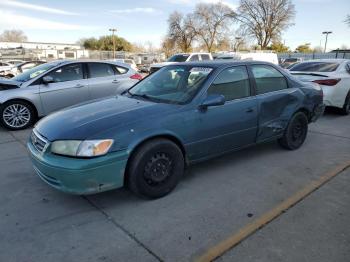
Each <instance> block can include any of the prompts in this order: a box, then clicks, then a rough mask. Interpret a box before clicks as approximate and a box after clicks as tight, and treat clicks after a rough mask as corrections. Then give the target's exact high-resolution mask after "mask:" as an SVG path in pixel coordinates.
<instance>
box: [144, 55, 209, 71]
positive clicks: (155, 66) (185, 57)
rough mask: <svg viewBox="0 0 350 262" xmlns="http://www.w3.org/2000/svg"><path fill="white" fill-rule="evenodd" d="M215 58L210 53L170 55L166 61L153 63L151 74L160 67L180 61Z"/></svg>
mask: <svg viewBox="0 0 350 262" xmlns="http://www.w3.org/2000/svg"><path fill="white" fill-rule="evenodd" d="M208 60H213V57H212V56H211V54H210V53H189V54H188V53H181V54H175V55H173V56H172V57H170V58H169V59H168V60H167V61H166V62H163V63H157V64H152V65H151V67H150V74H152V73H154V72H156V71H158V70H159V69H160V68H162V67H163V66H166V65H171V64H174V63H178V62H193V61H208Z"/></svg>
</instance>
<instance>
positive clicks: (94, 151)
mask: <svg viewBox="0 0 350 262" xmlns="http://www.w3.org/2000/svg"><path fill="white" fill-rule="evenodd" d="M113 142H114V141H113V139H104V140H84V141H80V140H61V141H55V142H53V143H52V145H51V152H52V153H54V154H58V155H65V156H77V157H94V156H102V155H105V154H107V152H108V150H109V149H110V148H111V146H112V145H113Z"/></svg>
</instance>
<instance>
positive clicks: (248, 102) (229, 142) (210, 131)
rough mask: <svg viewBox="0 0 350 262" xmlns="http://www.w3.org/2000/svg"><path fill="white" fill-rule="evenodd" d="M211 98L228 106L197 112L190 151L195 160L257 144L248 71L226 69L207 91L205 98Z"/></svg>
mask: <svg viewBox="0 0 350 262" xmlns="http://www.w3.org/2000/svg"><path fill="white" fill-rule="evenodd" d="M210 95H223V96H224V97H225V100H226V102H225V104H224V105H219V106H211V107H208V108H207V109H206V110H200V109H199V110H198V112H197V116H196V121H195V131H196V132H195V136H196V142H195V143H192V144H191V150H190V151H191V152H193V154H194V155H195V156H194V157H195V158H202V157H206V156H208V155H215V154H220V153H223V152H225V151H230V150H233V149H236V148H240V147H243V146H247V145H249V144H253V143H255V138H256V133H257V102H256V98H255V97H254V96H252V90H251V85H250V80H249V77H248V72H247V69H246V67H245V66H235V67H230V68H227V69H224V70H223V71H222V72H221V73H220V74H219V75H218V76H217V77H216V79H215V80H214V81H213V83H212V84H211V85H210V87H209V88H208V90H207V93H206V96H210ZM191 157H193V156H191Z"/></svg>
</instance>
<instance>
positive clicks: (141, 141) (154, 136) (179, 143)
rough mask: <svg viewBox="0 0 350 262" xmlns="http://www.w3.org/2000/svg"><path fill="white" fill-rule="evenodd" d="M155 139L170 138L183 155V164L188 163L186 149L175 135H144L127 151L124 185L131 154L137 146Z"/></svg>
mask: <svg viewBox="0 0 350 262" xmlns="http://www.w3.org/2000/svg"><path fill="white" fill-rule="evenodd" d="M155 139H167V140H170V141H171V142H173V143H174V144H176V145H177V146H178V147H179V148H180V150H181V152H182V155H183V157H184V160H185V163H184V164H185V166H187V165H188V162H189V161H188V159H187V155H186V149H185V147H184V145H183V143H182V142H181V140H180V139H179V138H178V137H176V136H175V135H172V134H167V133H164V134H154V135H150V136H148V137H145V138H143V139H140V140H139V141H138V142H137V143H135V144H134V145H133V146H132V147H131V149H130V153H129V158H128V161H127V164H126V167H125V175H124V185H126V184H127V180H128V170H129V166H130V162H131V160H132V158H133V155H134V154H135V153H136V152H137V150H138V149H139V148H141V147H142V146H143V145H144V144H145V143H147V142H149V141H151V140H155Z"/></svg>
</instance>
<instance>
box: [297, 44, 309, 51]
mask: <svg viewBox="0 0 350 262" xmlns="http://www.w3.org/2000/svg"><path fill="white" fill-rule="evenodd" d="M295 51H297V52H299V53H312V52H313V50H312V48H310V44H303V45H299V46H298V47H297V48H296V49H295Z"/></svg>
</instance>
